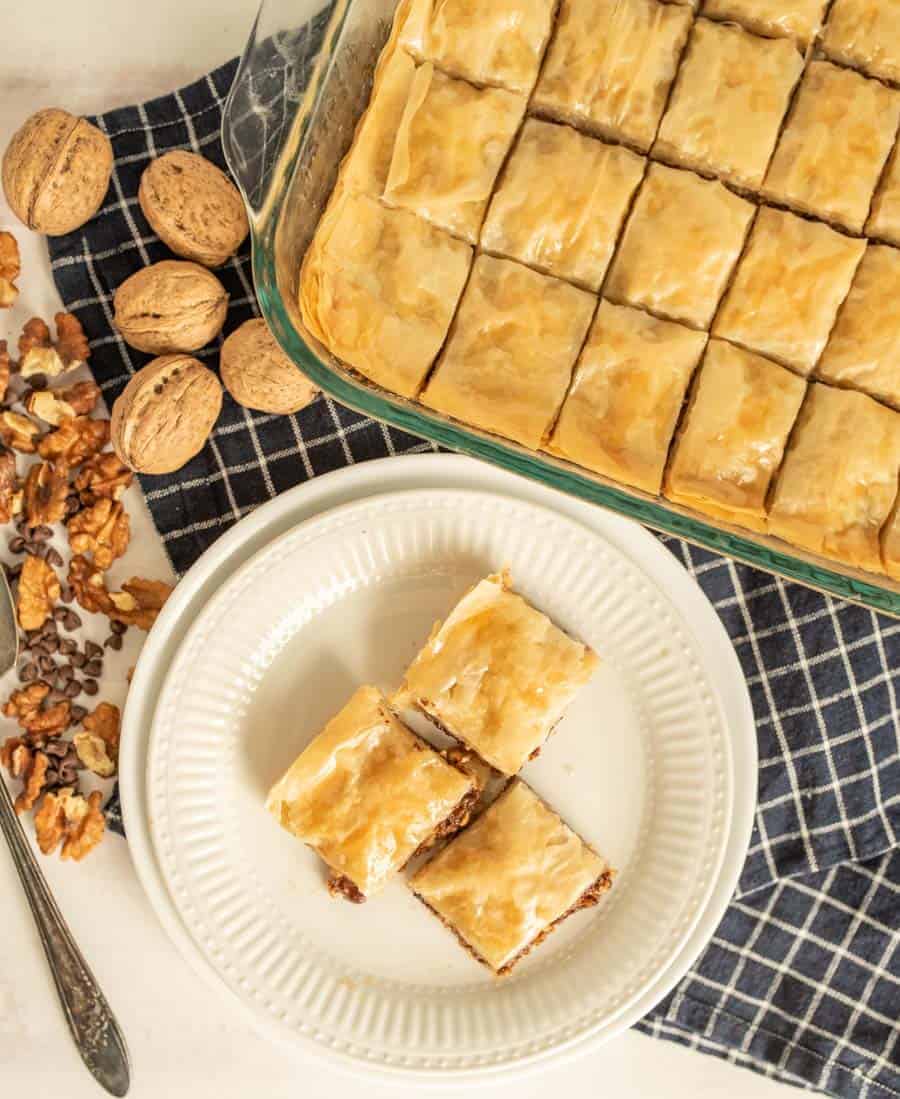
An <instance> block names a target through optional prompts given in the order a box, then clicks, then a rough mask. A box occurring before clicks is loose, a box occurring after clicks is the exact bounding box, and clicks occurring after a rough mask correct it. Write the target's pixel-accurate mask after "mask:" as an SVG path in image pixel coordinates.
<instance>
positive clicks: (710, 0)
mask: <svg viewBox="0 0 900 1099" xmlns="http://www.w3.org/2000/svg"><path fill="white" fill-rule="evenodd" d="M827 3H828V0H706V3H705V4H704V5H703V14H704V15H711V16H714V17H715V18H717V19H728V20H734V22H735V23H740V24H741V25H742V26H744V27H747V28H748V29H749V30H751V31H757V32H758V33H759V34H768V35H780V36H783V37H786V38H796V39H797V41H798V42H799V43H800V44H801V46H805V45H806V44H807V43H808V42H809V41H810V39H811V38H812V37H813V35H814V34H815V33H816V31H817V30H818V29H819V27H820V26H821V24H822V15H823V14H824V11H825V6H826V4H827Z"/></svg>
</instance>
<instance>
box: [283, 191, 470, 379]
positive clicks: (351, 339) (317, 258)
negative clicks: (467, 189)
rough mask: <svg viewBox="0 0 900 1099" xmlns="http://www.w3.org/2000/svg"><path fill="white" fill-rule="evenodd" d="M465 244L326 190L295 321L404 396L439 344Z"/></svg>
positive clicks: (462, 268)
mask: <svg viewBox="0 0 900 1099" xmlns="http://www.w3.org/2000/svg"><path fill="white" fill-rule="evenodd" d="M471 259H472V249H471V248H470V247H469V246H468V245H467V244H463V242H462V241H459V240H455V239H454V238H453V237H450V236H447V234H445V233H442V232H440V230H438V229H435V228H433V227H432V226H431V225H429V224H428V223H427V222H425V221H422V220H421V219H420V218H417V217H414V216H413V215H412V214H410V213H407V212H406V211H404V210H390V209H387V208H386V207H384V206H382V205H381V204H380V203H378V202H375V201H374V200H373V199H370V198H367V197H366V196H364V195H346V196H341V195H335V196H334V197H333V198H332V201H331V203H330V205H329V208H328V210H327V212H326V213H325V216H324V217H323V218H322V220H321V221H320V223H319V227H318V229H317V230H316V235H315V238H314V240H313V243H312V245H311V247H310V249H309V251H308V252H307V254H306V258H305V259H304V261H303V267H302V269H301V272H300V311H301V314H302V316H303V323H304V324H305V325H306V326H307V328H308V329H309V330H310V331H311V332H312V334H313V335H314V336H315V337H316V338H317V339H318V340H320V341H321V342H322V343H323V344H324V345H325V346H326V347H327V348H328V350H329V351H331V352H332V354H334V355H337V356H338V358H340V359H343V361H344V362H346V363H349V364H350V365H351V366H353V367H355V368H356V369H357V370H358V371H359V372H360V374H364V375H365V376H366V377H367V378H370V379H371V380H372V381H373V382H377V383H378V384H379V385H383V386H385V387H386V388H387V389H391V390H393V391H394V392H395V393H400V394H402V395H403V396H410V397H411V396H413V395H414V394H415V393H416V391H417V390H418V388H419V386H420V385H421V383H422V381H423V380H424V378H425V375H426V374H427V373H428V370H429V368H430V366H431V364H432V362H433V361H434V358H435V356H436V355H437V353H438V351H439V350H440V347H441V344H442V343H443V342H444V337H445V336H446V334H447V329H448V327H449V325H450V320H451V318H452V317H453V313H454V310H455V309H456V303H457V301H458V300H459V296H460V294H461V293H462V288H463V284H464V283H465V281H466V276H467V274H468V271H469V266H470V263H471Z"/></svg>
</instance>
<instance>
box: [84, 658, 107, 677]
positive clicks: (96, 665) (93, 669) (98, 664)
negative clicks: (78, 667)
mask: <svg viewBox="0 0 900 1099" xmlns="http://www.w3.org/2000/svg"><path fill="white" fill-rule="evenodd" d="M84 674H85V675H90V676H94V677H95V678H96V677H97V676H99V675H103V661H102V660H98V659H97V658H96V657H95V658H94V659H93V660H89V661H88V662H87V664H85V666H84Z"/></svg>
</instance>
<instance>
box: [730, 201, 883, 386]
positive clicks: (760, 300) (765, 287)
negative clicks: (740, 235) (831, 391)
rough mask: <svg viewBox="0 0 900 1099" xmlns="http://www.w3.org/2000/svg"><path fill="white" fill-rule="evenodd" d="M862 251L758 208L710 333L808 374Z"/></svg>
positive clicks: (815, 226) (859, 244) (858, 244)
mask: <svg viewBox="0 0 900 1099" xmlns="http://www.w3.org/2000/svg"><path fill="white" fill-rule="evenodd" d="M865 248H866V245H865V241H862V240H853V239H852V238H850V237H846V236H844V235H843V234H842V233H837V232H835V231H834V230H833V229H830V228H829V227H828V226H827V225H822V224H821V223H819V222H814V221H807V220H806V219H804V218H800V217H797V216H796V215H794V214H788V213H785V212H784V211H782V210H771V209H766V208H763V209H761V210H760V211H759V214H758V215H757V218H756V222H755V224H754V226H753V229H752V230H751V232H750V239H749V241H748V243H747V249H746V251H745V253H744V255H743V257H742V259H741V261H740V263H739V264H738V268H737V272H736V274H735V276H734V280H733V282H732V284H731V287H730V288H729V291H728V293H727V294H726V295H725V300H724V302H723V303H722V308H721V309H720V310H719V314H718V316H717V317H716V321H715V324H714V325H713V334H714V335H716V336H723V337H725V338H726V339H729V340H733V341H734V342H735V343H740V344H743V345H744V346H745V347H749V348H752V349H753V350H754V351H759V352H760V353H761V354H763V355H766V356H767V357H768V358H770V359H775V360H776V362H780V363H784V364H785V365H786V366H790V367H791V368H792V369H794V370H797V371H799V372H800V373H801V374H809V372H810V371H811V370H812V368H813V367H814V366H815V364H816V361H817V360H818V358H819V355H820V354H821V352H822V348H823V347H824V346H825V342H826V340H827V339H828V333H829V332H830V331H831V326H832V325H833V324H834V320H835V317H836V316H837V311H838V308H839V307H840V305H841V302H843V300H844V298H845V297H846V296H847V293H848V292H849V290H850V283H851V282H852V280H853V275H854V272H855V271H856V267H857V265H858V263H859V261H860V260H861V259H862V255H863V252H864V251H865Z"/></svg>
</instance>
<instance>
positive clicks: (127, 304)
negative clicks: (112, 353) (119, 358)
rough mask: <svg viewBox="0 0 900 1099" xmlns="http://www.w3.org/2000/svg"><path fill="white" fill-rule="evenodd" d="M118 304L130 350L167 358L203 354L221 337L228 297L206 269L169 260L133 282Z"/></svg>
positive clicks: (132, 278) (119, 296)
mask: <svg viewBox="0 0 900 1099" xmlns="http://www.w3.org/2000/svg"><path fill="white" fill-rule="evenodd" d="M113 304H114V307H115V311H116V317H115V323H116V328H118V330H119V331H120V332H121V333H122V339H124V341H125V342H126V343H127V344H128V345H129V346H130V347H135V348H137V350H138V351H148V352H150V354H151V355H165V354H168V353H169V352H172V351H197V350H198V349H199V348H201V347H203V346H204V344H207V343H209V341H210V340H211V339H213V338H214V337H216V336H218V334H219V333H220V332H221V331H222V325H223V324H224V323H225V314H226V312H227V310H228V294H227V293H226V292H225V287H224V286H223V285H222V284H221V282H219V280H218V279H217V278H216V276H215V275H214V274H213V273H212V272H211V271H207V270H206V268H205V267H201V266H200V265H199V264H197V263H186V262H185V261H184V260H174V259H167V260H163V261H162V262H161V263H154V264H152V265H151V266H150V267H145V268H143V270H141V271H136V272H135V273H134V274H133V275H131V276H130V277H129V278H127V279H126V280H125V281H124V282H123V283H122V285H121V286H120V287H119V289H118V290H117V291H116V295H115V298H114V299H113Z"/></svg>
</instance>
